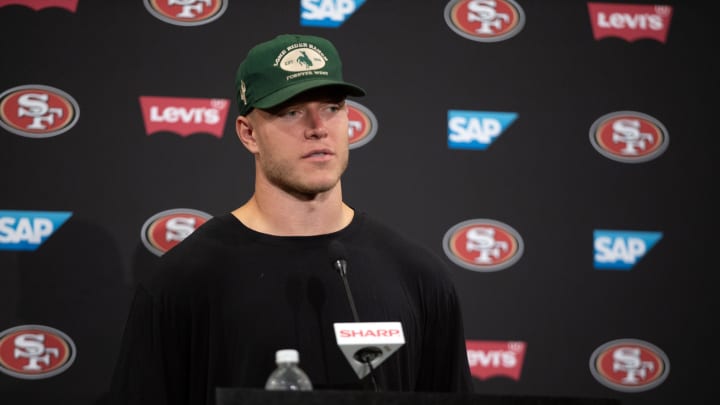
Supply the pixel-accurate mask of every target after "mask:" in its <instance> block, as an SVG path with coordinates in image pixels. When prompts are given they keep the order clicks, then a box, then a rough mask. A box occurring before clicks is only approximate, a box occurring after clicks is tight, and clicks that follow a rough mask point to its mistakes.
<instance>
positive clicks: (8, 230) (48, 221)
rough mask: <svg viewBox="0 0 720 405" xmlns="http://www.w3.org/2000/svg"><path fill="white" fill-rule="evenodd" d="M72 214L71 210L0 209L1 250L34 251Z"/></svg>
mask: <svg viewBox="0 0 720 405" xmlns="http://www.w3.org/2000/svg"><path fill="white" fill-rule="evenodd" d="M71 215H72V213H71V212H40V211H0V250H25V251H34V250H36V249H37V248H39V247H40V245H42V244H43V243H44V242H45V241H46V240H47V239H48V238H49V237H50V235H52V234H53V233H54V232H55V231H56V230H57V229H58V228H60V227H61V226H62V225H63V224H64V223H65V221H67V220H68V218H70V216H71Z"/></svg>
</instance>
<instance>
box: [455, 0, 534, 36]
mask: <svg viewBox="0 0 720 405" xmlns="http://www.w3.org/2000/svg"><path fill="white" fill-rule="evenodd" d="M445 23H446V24H447V25H448V27H450V29H452V30H453V31H455V33H456V34H458V35H460V36H461V37H464V38H467V39H471V40H473V41H478V42H498V41H504V40H506V39H509V38H512V37H514V36H515V35H517V34H518V33H519V32H520V31H522V29H523V27H524V26H525V12H523V9H522V8H521V7H520V6H519V5H518V4H517V3H516V2H515V1H514V0H451V1H450V2H449V3H448V4H447V5H446V6H445Z"/></svg>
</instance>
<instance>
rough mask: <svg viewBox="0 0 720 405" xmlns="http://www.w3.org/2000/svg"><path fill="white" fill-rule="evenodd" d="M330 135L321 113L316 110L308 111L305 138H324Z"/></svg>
mask: <svg viewBox="0 0 720 405" xmlns="http://www.w3.org/2000/svg"><path fill="white" fill-rule="evenodd" d="M327 135H328V131H327V128H326V127H325V121H324V120H323V118H322V116H321V115H320V111H318V110H317V109H315V108H310V109H308V113H307V128H305V138H308V139H310V138H324V137H326V136H327Z"/></svg>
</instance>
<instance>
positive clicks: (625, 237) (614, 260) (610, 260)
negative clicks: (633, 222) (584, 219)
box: [593, 230, 662, 270]
mask: <svg viewBox="0 0 720 405" xmlns="http://www.w3.org/2000/svg"><path fill="white" fill-rule="evenodd" d="M661 238H662V232H638V231H608V230H596V231H594V232H593V240H594V242H593V245H594V247H595V256H594V259H595V268H596V269H598V270H630V269H632V268H633V266H635V264H636V263H637V262H638V261H639V260H640V259H641V258H642V257H643V256H645V254H646V253H647V252H649V251H650V249H652V248H653V246H655V244H656V243H657V242H658V241H659V240H660V239H661Z"/></svg>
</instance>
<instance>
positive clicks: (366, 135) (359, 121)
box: [346, 100, 377, 149]
mask: <svg viewBox="0 0 720 405" xmlns="http://www.w3.org/2000/svg"><path fill="white" fill-rule="evenodd" d="M346 103H347V106H348V120H349V121H350V122H349V128H348V136H349V137H350V149H355V148H359V147H361V146H363V145H365V144H366V143H368V142H370V141H371V140H372V139H373V138H374V137H375V134H377V118H375V115H374V114H373V113H372V111H370V110H369V109H368V108H367V107H365V106H364V105H362V104H360V103H357V102H355V101H351V100H347V101H346Z"/></svg>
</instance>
